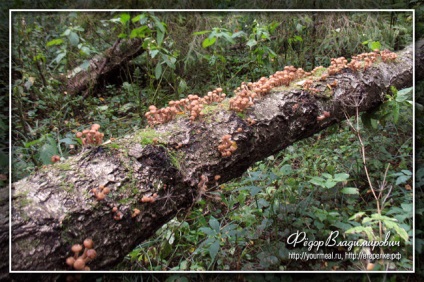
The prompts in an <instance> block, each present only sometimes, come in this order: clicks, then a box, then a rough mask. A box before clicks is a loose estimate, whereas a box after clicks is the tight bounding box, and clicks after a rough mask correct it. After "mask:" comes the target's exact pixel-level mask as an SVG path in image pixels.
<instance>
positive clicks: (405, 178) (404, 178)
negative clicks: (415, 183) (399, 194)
mask: <svg viewBox="0 0 424 282" xmlns="http://www.w3.org/2000/svg"><path fill="white" fill-rule="evenodd" d="M410 178H411V176H409V175H401V176H399V177H398V178H397V179H396V183H395V184H396V185H399V184H403V183H406V181H408V180H409V179H410Z"/></svg>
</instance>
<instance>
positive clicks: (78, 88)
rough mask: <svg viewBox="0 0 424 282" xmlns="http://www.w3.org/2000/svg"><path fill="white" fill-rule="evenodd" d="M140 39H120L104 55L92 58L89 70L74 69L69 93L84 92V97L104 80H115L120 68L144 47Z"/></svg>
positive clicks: (68, 83)
mask: <svg viewBox="0 0 424 282" xmlns="http://www.w3.org/2000/svg"><path fill="white" fill-rule="evenodd" d="M141 44H142V42H141V41H140V40H139V39H131V40H122V41H121V40H118V41H116V42H115V44H114V45H113V46H112V47H110V48H109V49H107V50H106V51H105V52H104V53H103V56H101V57H95V58H93V59H91V60H90V62H89V63H90V64H89V65H90V66H89V68H88V69H87V70H79V72H77V71H76V69H74V70H73V71H72V72H75V73H72V72H71V73H70V74H68V77H67V84H66V91H67V93H68V94H71V95H76V94H81V93H83V95H84V97H85V96H87V95H88V94H89V93H92V92H94V91H95V89H96V88H97V87H98V86H99V85H102V84H104V83H103V82H107V81H110V80H112V81H115V80H116V77H118V76H119V75H118V74H119V70H120V68H122V67H123V66H125V64H127V63H129V61H130V60H131V59H133V58H135V57H137V56H138V55H140V54H141V53H143V50H144V49H143V48H142V46H141Z"/></svg>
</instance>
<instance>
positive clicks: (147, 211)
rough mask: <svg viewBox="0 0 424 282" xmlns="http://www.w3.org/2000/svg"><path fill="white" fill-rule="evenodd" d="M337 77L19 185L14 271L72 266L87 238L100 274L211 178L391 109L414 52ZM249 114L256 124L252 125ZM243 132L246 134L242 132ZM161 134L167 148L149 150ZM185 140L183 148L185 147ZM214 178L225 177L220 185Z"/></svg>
mask: <svg viewBox="0 0 424 282" xmlns="http://www.w3.org/2000/svg"><path fill="white" fill-rule="evenodd" d="M422 45H423V44H422V42H420V44H418V46H417V47H418V48H417V51H418V52H417V59H416V64H417V66H419V65H422V63H423V60H422V58H423V57H424V54H422V53H424V50H423V48H422ZM421 71H422V70H421ZM418 75H420V76H421V75H422V72H421V73H419V74H418V73H417V77H418ZM333 78H335V79H337V81H338V86H337V87H336V88H334V89H333V90H332V91H331V92H329V90H328V88H327V90H325V89H326V84H324V83H323V84H322V85H316V86H315V87H316V88H320V89H321V90H323V91H324V90H325V91H326V92H323V93H325V94H326V95H327V94H328V97H324V96H325V95H323V97H317V96H313V95H310V94H309V93H307V92H306V91H302V90H300V89H286V90H282V89H280V90H278V89H277V90H276V91H275V92H274V93H272V94H270V95H268V96H266V98H264V99H262V100H260V101H258V102H257V103H256V104H255V106H254V107H253V108H251V109H249V110H248V111H247V112H246V114H245V116H243V118H241V117H240V116H239V115H237V114H235V113H234V112H231V111H228V110H225V109H224V108H222V107H220V106H217V107H216V108H215V109H210V110H211V111H212V113H211V114H210V115H207V116H205V117H203V118H202V119H201V120H198V121H194V122H193V123H190V122H189V121H188V119H186V118H184V117H181V118H178V119H176V120H175V121H173V122H170V123H168V124H165V125H161V126H158V127H157V128H156V129H155V131H153V130H142V131H139V132H136V133H134V134H133V135H131V136H126V137H124V138H122V139H120V140H118V141H114V142H113V143H110V144H107V145H102V146H99V147H96V148H91V149H84V150H83V152H82V153H81V154H79V155H78V156H75V157H71V158H69V159H68V160H67V161H66V162H64V163H58V164H55V165H52V166H48V167H47V168H43V169H40V170H39V171H38V172H36V173H34V174H33V175H31V176H30V177H28V178H25V179H23V180H21V181H19V182H16V183H14V184H13V187H12V193H13V199H12V200H13V203H12V204H13V205H12V209H13V210H12V270H68V269H69V268H68V267H67V266H66V264H65V259H66V257H68V256H70V255H71V251H70V249H71V246H72V245H73V244H76V243H80V244H81V243H82V242H83V240H84V239H85V238H92V239H93V241H94V243H95V249H96V251H97V253H98V257H97V258H96V259H95V260H94V261H92V262H91V263H90V264H89V266H90V267H91V269H92V270H107V269H110V268H111V267H113V266H114V265H115V264H117V263H119V262H120V261H122V258H123V257H124V256H125V255H126V254H128V253H129V252H130V251H131V250H132V249H133V248H134V247H135V246H137V244H139V243H141V242H142V241H143V240H145V239H147V238H149V237H150V236H151V235H152V234H154V232H155V231H156V230H157V229H158V228H160V227H161V226H162V225H163V224H164V223H166V222H167V221H168V220H170V219H171V218H172V217H174V216H175V215H176V214H177V213H179V212H184V211H185V210H187V209H189V208H190V207H191V206H192V205H193V203H194V202H195V201H196V199H197V198H198V197H199V196H200V194H201V189H199V187H202V184H203V183H202V181H201V178H202V176H203V178H204V179H205V177H206V178H207V179H208V180H207V181H206V185H207V186H208V187H212V186H215V185H217V184H220V183H223V182H226V181H228V180H230V179H232V178H235V177H238V176H240V175H241V174H242V173H243V172H244V171H245V170H246V169H247V168H248V167H249V166H250V165H251V164H253V163H254V162H256V161H258V160H261V159H263V158H265V157H267V156H269V155H271V154H274V153H276V152H278V151H280V150H281V149H283V148H285V147H287V146H289V145H290V144H292V143H293V142H296V141H297V140H300V139H302V138H305V137H308V136H311V135H313V134H314V133H316V132H318V131H320V130H322V129H324V128H325V127H328V126H330V125H331V124H334V123H337V122H340V121H341V120H344V119H345V114H344V113H345V112H349V113H351V114H352V113H353V112H354V111H355V107H354V104H355V103H356V102H357V101H362V102H361V104H360V106H359V108H360V110H361V111H366V110H370V109H373V108H374V107H376V106H378V105H379V104H380V103H382V101H383V98H384V93H387V90H388V88H389V87H390V86H391V85H394V86H396V87H397V88H398V89H400V88H403V87H409V86H411V85H412V48H411V47H409V48H406V49H405V50H404V51H402V52H400V53H399V54H398V59H397V60H396V62H390V63H379V64H377V65H376V66H374V67H372V68H369V69H367V70H366V71H365V72H355V73H353V72H351V71H348V70H346V71H344V72H343V73H341V74H338V75H336V76H334V77H331V78H330V79H331V80H333ZM294 88H296V87H294ZM323 111H329V112H330V113H331V117H330V118H327V119H325V120H322V121H318V120H317V116H319V115H320V114H321V113H322V112H323ZM248 117H250V118H252V119H254V120H255V121H256V122H255V124H253V125H249V124H248V123H247V122H246V119H247V118H248ZM238 128H242V129H243V130H242V132H237V129H238ZM225 134H231V135H232V140H234V141H236V143H237V150H236V151H235V152H234V154H233V155H232V156H231V157H228V158H222V157H221V156H220V153H219V152H218V150H217V147H218V144H219V142H220V139H221V137H222V136H223V135H225ZM152 136H156V137H157V138H158V140H159V143H158V144H156V145H153V144H148V145H143V144H146V143H149V141H151V139H152ZM178 144H182V147H179V148H178V149H176V148H175V147H176V146H177V145H178ZM215 175H220V176H221V178H220V179H219V181H218V182H216V181H215V180H214V176H215ZM99 185H105V186H107V187H109V188H110V189H111V191H112V192H111V193H110V194H109V196H108V197H107V198H106V199H105V200H104V201H98V200H96V199H95V197H93V196H92V194H91V193H90V190H91V189H92V188H97V187H98V186H99ZM153 193H157V194H158V195H159V198H158V199H157V200H156V202H154V203H140V202H139V200H140V199H141V197H142V196H143V195H151V194H153ZM113 206H117V207H119V210H120V212H122V213H123V218H122V219H121V220H119V221H117V220H114V219H113V216H114V214H113V213H112V207H113ZM133 208H138V209H139V210H140V211H141V214H140V215H138V216H137V217H135V218H132V217H131V213H132V209H133ZM2 234H3V233H2ZM2 236H3V235H2Z"/></svg>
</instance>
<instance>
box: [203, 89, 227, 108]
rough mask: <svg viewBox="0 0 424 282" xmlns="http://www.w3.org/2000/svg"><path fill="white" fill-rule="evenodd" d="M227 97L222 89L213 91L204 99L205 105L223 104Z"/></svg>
mask: <svg viewBox="0 0 424 282" xmlns="http://www.w3.org/2000/svg"><path fill="white" fill-rule="evenodd" d="M226 96H227V95H226V94H225V93H223V92H222V88H220V87H219V88H217V89H215V90H213V91H209V92H208V94H207V95H205V96H204V97H203V102H204V103H205V104H208V105H209V104H212V103H220V102H222V101H223V100H224V99H225V97H226Z"/></svg>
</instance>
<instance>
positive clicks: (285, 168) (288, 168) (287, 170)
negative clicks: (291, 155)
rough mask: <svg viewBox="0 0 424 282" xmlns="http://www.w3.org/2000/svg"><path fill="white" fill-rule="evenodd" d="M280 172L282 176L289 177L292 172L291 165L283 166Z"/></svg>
mask: <svg viewBox="0 0 424 282" xmlns="http://www.w3.org/2000/svg"><path fill="white" fill-rule="evenodd" d="M280 172H281V174H282V175H289V174H291V173H292V172H293V169H292V167H291V165H289V164H285V165H283V166H282V167H281V168H280Z"/></svg>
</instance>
